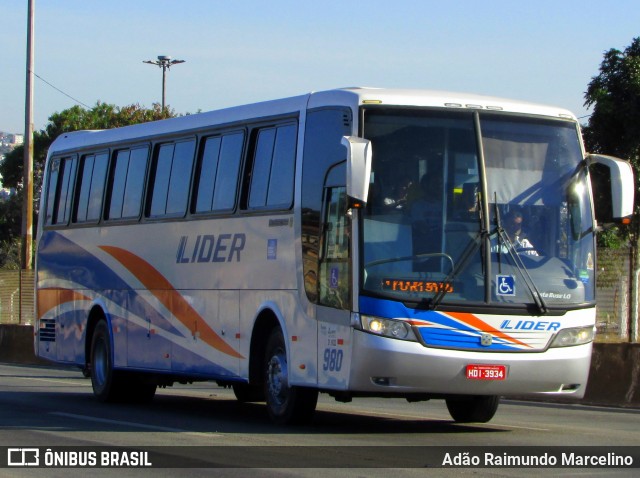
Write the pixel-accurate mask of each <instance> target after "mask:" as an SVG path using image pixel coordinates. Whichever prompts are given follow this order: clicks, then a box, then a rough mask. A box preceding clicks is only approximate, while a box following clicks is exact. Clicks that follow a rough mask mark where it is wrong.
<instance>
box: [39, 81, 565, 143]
mask: <svg viewBox="0 0 640 478" xmlns="http://www.w3.org/2000/svg"><path fill="white" fill-rule="evenodd" d="M368 104H369V105H376V104H379V105H396V106H423V107H440V108H443V107H444V108H452V109H474V110H489V111H505V112H512V113H521V114H528V115H541V116H548V117H554V118H564V119H569V120H573V121H577V120H576V118H575V116H574V115H573V114H572V113H571V112H570V111H568V110H565V109H562V108H556V107H553V106H545V105H540V104H535V103H528V102H523V101H516V100H511V99H505V98H496V97H490V96H481V95H474V94H468V93H455V92H446V91H435V90H409V89H386V88H366V87H351V88H339V89H334V90H327V91H319V92H312V93H308V94H305V95H300V96H294V97H290V98H284V99H278V100H271V101H264V102H260V103H253V104H247V105H242V106H234V107H230V108H225V109H220V110H215V111H209V112H205V113H197V114H191V115H186V116H180V117H177V118H170V119H166V120H160V121H152V122H148V123H141V124H137V125H132V126H125V127H122V128H114V129H108V130H95V131H86V130H85V131H75V132H71V133H64V134H62V135H60V136H59V137H58V138H57V139H56V140H55V141H54V142H53V143H52V144H51V147H50V148H49V149H50V152H64V151H72V150H74V149H76V148H80V147H83V148H86V147H100V146H104V147H106V146H108V145H110V144H114V143H119V142H126V141H133V140H140V139H145V138H148V139H152V138H154V137H156V136H160V135H165V134H172V133H181V132H189V131H197V130H201V129H204V128H207V127H210V126H212V125H225V124H233V123H235V122H241V121H243V120H246V119H254V118H268V117H275V116H279V115H284V114H291V113H294V112H298V111H302V110H304V109H306V108H316V107H323V106H330V105H335V106H347V107H350V108H353V109H356V108H357V107H358V106H360V105H368Z"/></svg>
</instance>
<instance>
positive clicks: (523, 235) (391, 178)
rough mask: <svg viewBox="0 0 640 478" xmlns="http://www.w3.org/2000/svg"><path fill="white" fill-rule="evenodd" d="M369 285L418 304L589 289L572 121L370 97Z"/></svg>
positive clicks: (541, 301)
mask: <svg viewBox="0 0 640 478" xmlns="http://www.w3.org/2000/svg"><path fill="white" fill-rule="evenodd" d="M364 137H365V138H367V139H369V140H371V142H372V149H373V164H372V174H371V184H370V191H369V201H368V203H367V207H366V210H365V213H364V215H363V221H362V223H361V227H362V233H361V234H360V237H361V241H362V243H361V250H362V251H363V252H362V260H363V264H364V267H363V273H362V284H363V292H364V293H365V294H367V295H372V296H378V297H385V298H389V299H394V300H399V301H403V302H405V303H415V304H416V305H417V306H418V307H427V308H429V307H436V306H438V305H440V304H442V305H446V304H456V303H457V304H459V303H461V302H464V303H466V304H468V305H471V304H472V303H473V304H476V305H478V306H486V305H489V304H490V305H491V306H493V307H495V306H500V305H506V306H509V307H514V306H515V307H529V306H531V305H532V304H535V305H537V307H538V308H539V309H540V311H545V310H547V308H555V309H567V308H575V307H579V306H584V305H585V304H588V303H592V302H593V300H594V288H595V284H594V282H595V280H594V230H593V224H592V212H591V203H590V200H589V188H588V184H587V179H588V177H587V172H586V168H585V166H584V161H583V155H582V149H581V147H580V141H579V136H578V129H577V127H576V124H575V122H573V121H569V120H557V119H541V118H539V117H532V116H517V115H513V114H505V113H497V112H496V113H494V112H474V111H468V110H467V111H442V110H421V109H415V108H414V109H407V108H368V109H366V110H365V114H364Z"/></svg>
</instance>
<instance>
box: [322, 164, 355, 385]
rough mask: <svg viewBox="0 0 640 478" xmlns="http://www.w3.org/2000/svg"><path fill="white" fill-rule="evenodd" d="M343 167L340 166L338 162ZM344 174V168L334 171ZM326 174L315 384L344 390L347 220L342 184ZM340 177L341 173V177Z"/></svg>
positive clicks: (348, 311)
mask: <svg viewBox="0 0 640 478" xmlns="http://www.w3.org/2000/svg"><path fill="white" fill-rule="evenodd" d="M342 165H344V163H342ZM336 169H339V170H341V171H343V172H344V167H339V168H336ZM332 176H334V174H332V172H330V173H329V174H328V181H327V182H326V183H325V188H324V193H323V207H322V223H321V231H322V232H321V244H320V258H319V259H320V264H319V271H318V272H319V274H318V275H319V277H318V289H319V290H318V292H319V294H318V307H317V319H318V342H319V343H318V385H319V386H322V387H327V388H332V389H338V390H340V389H344V388H346V387H347V385H348V377H349V367H348V364H349V363H350V357H351V337H352V328H351V326H350V317H351V310H352V304H351V300H352V299H351V297H352V294H351V283H352V271H351V219H350V216H349V214H348V210H347V193H346V187H345V186H344V185H338V186H334V185H332V182H331V178H332ZM341 177H342V178H344V174H342V175H341Z"/></svg>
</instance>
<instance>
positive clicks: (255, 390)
mask: <svg viewBox="0 0 640 478" xmlns="http://www.w3.org/2000/svg"><path fill="white" fill-rule="evenodd" d="M232 388H233V394H234V395H235V396H236V399H237V400H238V401H239V402H242V403H248V402H264V388H263V387H261V386H257V385H249V384H248V383H234V384H233V385H232Z"/></svg>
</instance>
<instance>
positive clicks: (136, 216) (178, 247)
mask: <svg viewBox="0 0 640 478" xmlns="http://www.w3.org/2000/svg"><path fill="white" fill-rule="evenodd" d="M595 169H597V170H598V171H599V173H598V174H604V176H605V180H604V181H601V184H604V185H605V186H604V187H600V188H599V191H598V194H599V197H602V198H604V199H599V200H598V208H599V206H600V205H601V204H603V205H604V206H603V207H602V208H601V209H602V210H603V214H606V215H607V216H608V218H609V219H611V218H613V219H614V220H624V219H628V217H629V216H630V215H631V212H632V204H633V192H632V191H633V178H632V172H631V168H630V166H629V164H628V163H626V162H624V161H620V160H616V159H613V158H609V157H603V156H591V155H587V154H585V151H584V148H583V145H582V141H581V135H580V128H579V125H578V122H577V120H576V118H575V117H574V116H573V115H572V114H571V113H569V112H568V111H565V110H562V109H559V108H555V107H547V106H541V105H534V104H528V103H522V102H517V101H511V100H504V99H498V98H489V97H481V96H473V95H466V94H454V93H443V92H431V91H415V90H411V91H409V90H385V89H370V88H347V89H338V90H333V91H324V92H317V93H311V94H307V95H304V96H298V97H293V98H288V99H282V100H276V101H269V102H264V103H258V104H254V105H247V106H240V107H235V108H229V109H224V110H220V111H214V112H210V113H201V114H194V115H190V116H184V117H180V118H175V119H169V120H164V121H158V122H152V123H146V124H140V125H135V126H129V127H125V128H119V129H112V130H106V131H84V132H76V133H70V134H64V135H62V136H61V137H59V138H58V139H57V140H56V141H55V142H54V143H53V144H52V145H51V148H50V150H49V154H48V158H47V163H46V168H45V172H44V180H43V183H44V186H43V192H42V204H41V209H40V217H39V224H38V231H37V322H36V335H35V349H36V352H37V355H39V356H40V357H43V358H46V359H50V360H52V361H55V362H59V363H64V364H74V365H77V366H78V367H80V368H81V369H83V370H84V371H85V373H88V374H90V376H91V381H92V385H93V391H94V393H95V395H96V396H97V397H98V398H99V399H101V400H103V401H115V400H148V399H151V398H152V397H153V396H154V394H155V391H156V388H157V387H158V386H168V385H171V384H173V383H175V382H190V381H198V380H214V381H217V382H218V383H219V384H221V385H225V386H232V387H233V390H234V392H235V394H236V397H237V398H238V399H239V400H243V401H266V407H267V410H268V412H269V415H270V416H271V417H272V419H273V420H274V421H276V422H278V423H289V422H295V421H302V420H305V419H308V418H309V417H311V415H312V413H313V411H314V409H315V407H316V401H317V397H318V393H319V392H323V393H327V394H329V395H331V396H333V397H335V399H337V400H339V401H349V400H351V399H352V398H354V397H359V396H385V397H402V398H405V399H408V400H411V401H420V400H429V399H433V398H439V399H444V400H446V404H447V406H448V409H449V411H450V413H451V415H452V417H453V418H454V419H455V420H457V421H460V422H470V421H478V422H483V421H487V420H490V419H491V418H492V417H493V415H494V413H495V411H496V409H497V407H498V403H499V397H500V396H508V395H514V394H517V395H520V396H522V395H561V396H574V397H581V396H582V395H583V394H584V391H585V387H586V383H587V377H588V373H589V363H590V357H591V348H592V342H593V338H594V325H595V316H596V314H595V278H594V270H595V259H596V258H595V247H594V244H595V240H594V236H595V232H596V222H595V216H596V214H595V212H594V201H593V194H592V185H591V177H592V176H593V175H594V172H593V171H594V170H595Z"/></svg>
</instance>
